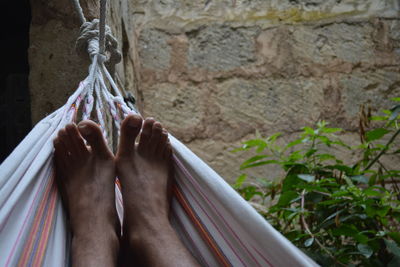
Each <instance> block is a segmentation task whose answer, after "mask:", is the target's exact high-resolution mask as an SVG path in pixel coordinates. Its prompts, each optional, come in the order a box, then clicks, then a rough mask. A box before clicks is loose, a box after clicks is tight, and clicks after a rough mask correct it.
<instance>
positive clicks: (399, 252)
mask: <svg viewBox="0 0 400 267" xmlns="http://www.w3.org/2000/svg"><path fill="white" fill-rule="evenodd" d="M384 241H385V244H386V248H387V250H389V252H391V253H393V254H394V255H395V256H397V257H400V248H399V246H397V244H396V243H395V242H394V241H393V240H389V239H384Z"/></svg>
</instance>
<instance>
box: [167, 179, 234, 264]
mask: <svg viewBox="0 0 400 267" xmlns="http://www.w3.org/2000/svg"><path fill="white" fill-rule="evenodd" d="M172 190H173V193H174V195H175V197H176V199H177V200H178V202H179V203H180V204H181V206H182V208H183V209H184V210H185V212H186V214H187V215H188V216H189V219H190V220H191V221H192V223H193V224H194V225H195V226H196V229H197V230H198V231H199V233H200V235H201V237H202V238H203V240H204V241H205V242H206V243H207V244H208V246H209V247H210V248H211V250H212V251H213V253H214V255H215V256H216V258H217V259H218V261H219V263H220V264H221V265H222V266H231V264H230V263H229V262H228V260H227V259H226V257H225V255H224V254H223V253H222V251H221V250H220V248H219V247H218V245H217V244H215V241H214V240H213V238H211V237H210V235H209V234H208V232H207V230H206V229H205V228H204V226H203V224H202V223H201V222H200V221H199V219H198V218H197V217H196V214H195V213H194V211H193V210H192V208H191V207H190V205H189V203H188V201H187V200H186V199H185V196H184V195H183V194H182V192H180V191H179V188H178V186H177V185H176V184H174V185H173V187H172Z"/></svg>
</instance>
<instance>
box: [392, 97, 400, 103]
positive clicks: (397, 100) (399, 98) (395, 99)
mask: <svg viewBox="0 0 400 267" xmlns="http://www.w3.org/2000/svg"><path fill="white" fill-rule="evenodd" d="M390 100H392V101H396V102H400V97H392V98H391V99H390Z"/></svg>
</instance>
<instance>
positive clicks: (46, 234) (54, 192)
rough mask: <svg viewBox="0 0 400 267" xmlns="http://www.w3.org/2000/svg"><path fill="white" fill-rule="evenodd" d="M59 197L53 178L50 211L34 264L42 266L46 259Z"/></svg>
mask: <svg viewBox="0 0 400 267" xmlns="http://www.w3.org/2000/svg"><path fill="white" fill-rule="evenodd" d="M57 197H58V191H57V187H56V184H55V183H54V179H53V183H52V192H51V196H50V207H49V210H48V212H47V213H46V214H45V215H44V216H46V222H45V226H44V227H43V231H42V233H40V241H39V246H38V252H37V253H35V259H34V261H33V266H42V262H43V260H44V256H45V252H46V248H47V244H48V240H49V236H50V232H51V229H52V228H53V225H54V223H55V222H54V214H55V210H56V203H57Z"/></svg>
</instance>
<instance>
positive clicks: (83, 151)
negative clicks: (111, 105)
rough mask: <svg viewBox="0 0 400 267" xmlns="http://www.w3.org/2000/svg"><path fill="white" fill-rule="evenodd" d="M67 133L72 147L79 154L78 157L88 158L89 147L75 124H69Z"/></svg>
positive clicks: (66, 128)
mask: <svg viewBox="0 0 400 267" xmlns="http://www.w3.org/2000/svg"><path fill="white" fill-rule="evenodd" d="M65 130H66V132H67V133H68V136H69V138H70V140H71V146H72V147H73V148H74V151H76V152H77V155H78V156H86V155H87V153H88V152H89V151H88V150H87V147H86V145H85V143H84V141H83V139H82V137H81V135H80V134H79V131H78V128H77V127H76V125H75V124H68V125H67V126H66V127H65Z"/></svg>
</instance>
